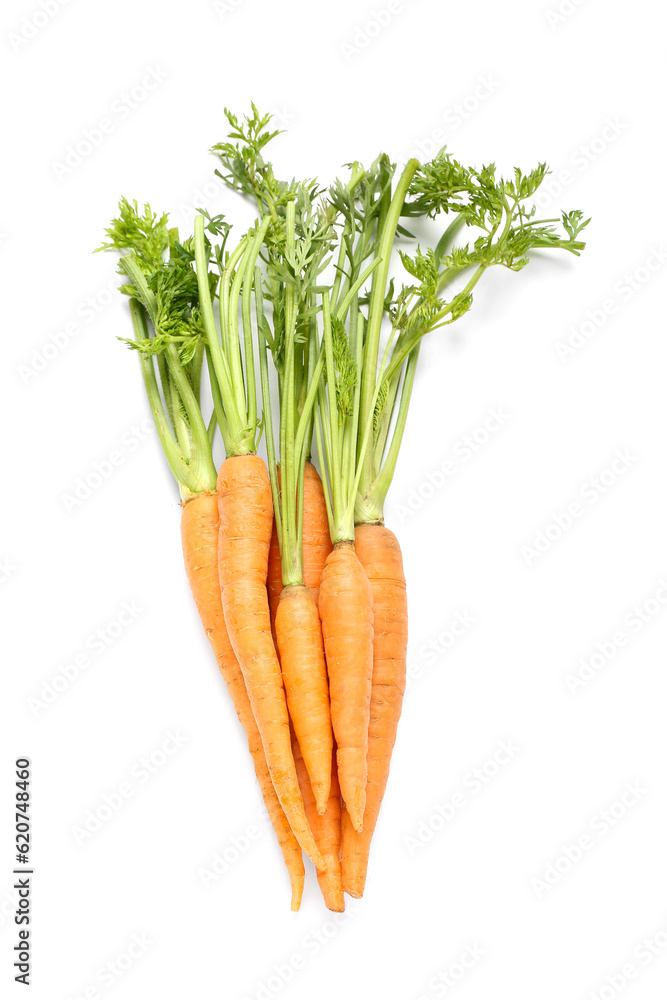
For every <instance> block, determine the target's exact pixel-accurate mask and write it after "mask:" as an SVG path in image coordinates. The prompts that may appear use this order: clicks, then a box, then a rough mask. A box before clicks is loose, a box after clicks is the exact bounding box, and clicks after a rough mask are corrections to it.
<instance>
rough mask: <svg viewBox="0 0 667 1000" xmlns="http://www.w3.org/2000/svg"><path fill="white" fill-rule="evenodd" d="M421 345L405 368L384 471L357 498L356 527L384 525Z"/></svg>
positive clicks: (383, 466)
mask: <svg viewBox="0 0 667 1000" xmlns="http://www.w3.org/2000/svg"><path fill="white" fill-rule="evenodd" d="M420 346H421V345H420V344H417V346H416V347H415V348H414V350H413V351H412V354H410V356H409V358H408V363H407V365H406V369H405V377H404V379H403V385H402V388H401V402H400V405H399V408H398V415H397V417H396V423H395V425H394V431H393V434H392V439H391V444H390V445H389V449H388V450H387V454H386V456H385V458H384V462H383V465H382V468H381V470H380V472H379V473H378V475H377V476H376V478H375V481H374V482H373V483H372V484H371V487H370V489H369V490H368V492H367V493H366V494H365V495H364V496H361V495H359V496H357V501H356V505H355V521H356V523H357V524H369V523H373V524H374V523H378V524H383V523H384V502H385V500H386V498H387V493H388V491H389V487H390V485H391V481H392V479H393V477H394V472H395V470H396V462H397V459H398V453H399V449H400V447H401V443H402V441H403V433H404V431H405V423H406V419H407V416H408V407H409V406H410V397H411V395H412V389H413V386H414V381H415V372H416V370H417V361H418V360H419V348H420Z"/></svg>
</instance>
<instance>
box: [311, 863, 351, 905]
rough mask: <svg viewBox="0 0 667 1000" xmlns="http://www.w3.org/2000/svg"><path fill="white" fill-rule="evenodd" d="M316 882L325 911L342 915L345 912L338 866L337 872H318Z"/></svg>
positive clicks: (341, 880)
mask: <svg viewBox="0 0 667 1000" xmlns="http://www.w3.org/2000/svg"><path fill="white" fill-rule="evenodd" d="M317 881H318V882H319V886H320V890H321V892H322V898H323V899H324V903H325V905H326V908H327V910H331V911H332V912H333V913H343V912H344V910H345V896H344V894H343V879H342V877H341V872H340V866H338V871H331V872H325V873H324V874H323V873H322V872H318V874H317Z"/></svg>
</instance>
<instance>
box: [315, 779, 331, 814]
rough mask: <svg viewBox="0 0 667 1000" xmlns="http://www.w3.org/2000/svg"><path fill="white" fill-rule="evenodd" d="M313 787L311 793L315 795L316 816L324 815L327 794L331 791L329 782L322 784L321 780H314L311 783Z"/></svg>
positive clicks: (327, 799)
mask: <svg viewBox="0 0 667 1000" xmlns="http://www.w3.org/2000/svg"><path fill="white" fill-rule="evenodd" d="M311 787H312V789H313V795H314V797H315V808H316V809H317V815H318V816H324V814H325V813H326V811H327V805H328V803H329V795H330V793H331V784H330V783H329V784H328V785H324V784H323V783H322V782H317V781H316V782H314V783H313V784H312V785H311Z"/></svg>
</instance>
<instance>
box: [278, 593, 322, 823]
mask: <svg viewBox="0 0 667 1000" xmlns="http://www.w3.org/2000/svg"><path fill="white" fill-rule="evenodd" d="M275 633H276V640H277V646H278V652H279V654H280V663H281V666H282V671H283V682H284V684H285V693H286V695H287V707H288V709H289V714H290V718H291V720H292V725H293V726H294V731H295V733H296V738H297V740H298V742H299V746H300V748H301V752H302V754H303V760H304V763H305V765H306V769H307V771H308V774H309V776H310V783H311V785H312V790H313V794H314V796H315V802H316V804H317V812H318V813H319V814H320V816H321V815H323V814H324V813H325V812H326V808H327V801H328V799H329V790H330V788H331V754H332V752H333V734H332V731H331V711H330V708H329V683H328V680H327V668H326V663H325V661H324V646H323V643H322V626H321V624H320V616H319V613H318V610H317V607H316V605H315V601H314V600H313V598H312V595H311V593H310V591H309V590H308V588H307V587H306V586H304V585H299V584H297V585H291V586H287V587H284V588H283V591H282V594H281V595H280V602H279V604H278V610H277V612H276V621H275ZM302 791H303V789H302Z"/></svg>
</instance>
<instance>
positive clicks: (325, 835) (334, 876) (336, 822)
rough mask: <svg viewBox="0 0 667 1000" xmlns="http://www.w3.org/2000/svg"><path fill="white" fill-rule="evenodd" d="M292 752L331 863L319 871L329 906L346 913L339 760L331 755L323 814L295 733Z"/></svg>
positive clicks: (319, 838)
mask: <svg viewBox="0 0 667 1000" xmlns="http://www.w3.org/2000/svg"><path fill="white" fill-rule="evenodd" d="M292 752H293V754H294V761H295V763H296V773H297V774H298V776H299V785H300V786H301V793H302V795H303V801H304V805H305V807H306V816H307V817H308V820H309V822H310V825H311V827H312V829H313V834H314V835H315V840H316V842H317V846H318V847H319V849H320V851H321V852H322V857H323V858H324V860H325V861H326V863H327V870H326V871H325V872H318V873H317V881H318V883H319V886H320V889H321V891H322V896H323V897H324V902H325V903H326V905H327V908H328V909H329V910H333V911H334V912H335V913H342V912H343V910H344V909H345V897H344V895H343V877H342V868H341V863H340V833H341V827H340V823H341V815H340V813H341V809H340V788H339V785H338V777H337V775H336V759H335V757H334V755H333V754H332V755H331V758H330V766H331V794H330V796H329V801H328V803H327V809H326V812H325V814H324V815H323V816H322V815H319V814H318V810H317V808H316V805H315V797H314V795H313V791H312V788H311V784H310V780H309V778H308V772H307V770H306V765H305V763H304V760H303V757H302V755H301V751H300V749H299V741H298V740H297V739H296V737H295V736H293V738H292Z"/></svg>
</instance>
